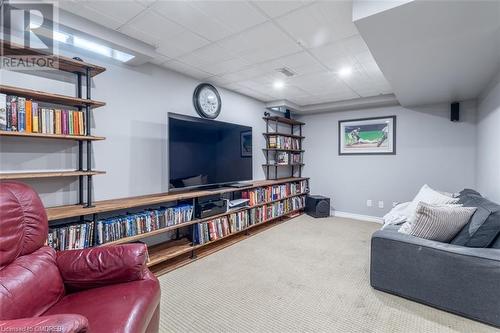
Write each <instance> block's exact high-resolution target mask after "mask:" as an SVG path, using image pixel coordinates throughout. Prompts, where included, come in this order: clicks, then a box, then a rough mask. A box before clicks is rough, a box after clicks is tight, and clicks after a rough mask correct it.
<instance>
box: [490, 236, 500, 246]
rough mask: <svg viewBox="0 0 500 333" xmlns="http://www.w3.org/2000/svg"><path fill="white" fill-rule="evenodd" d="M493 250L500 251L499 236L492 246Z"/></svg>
mask: <svg viewBox="0 0 500 333" xmlns="http://www.w3.org/2000/svg"><path fill="white" fill-rule="evenodd" d="M491 248H493V249H500V235H498V237H497V239H496V240H494V241H493V244H491Z"/></svg>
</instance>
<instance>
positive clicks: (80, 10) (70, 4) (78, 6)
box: [56, 1, 125, 29]
mask: <svg viewBox="0 0 500 333" xmlns="http://www.w3.org/2000/svg"><path fill="white" fill-rule="evenodd" d="M56 4H57V6H58V7H59V8H61V9H64V10H66V11H68V12H71V13H73V14H76V15H79V16H82V17H85V18H87V19H88V20H90V21H93V22H95V23H97V24H100V25H102V26H104V27H107V28H110V29H117V28H119V27H120V26H121V25H122V24H123V23H125V22H124V21H123V20H120V19H115V18H113V17H112V16H110V15H109V14H108V13H102V12H100V11H98V10H95V9H93V8H90V7H85V6H84V3H83V2H75V1H58V2H56Z"/></svg>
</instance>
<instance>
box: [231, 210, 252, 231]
mask: <svg viewBox="0 0 500 333" xmlns="http://www.w3.org/2000/svg"><path fill="white" fill-rule="evenodd" d="M249 225H251V223H250V219H249V218H248V211H247V210H244V211H241V212H237V213H234V214H231V215H229V227H230V229H231V232H232V233H233V232H237V231H241V230H244V229H246V228H248V226H249Z"/></svg>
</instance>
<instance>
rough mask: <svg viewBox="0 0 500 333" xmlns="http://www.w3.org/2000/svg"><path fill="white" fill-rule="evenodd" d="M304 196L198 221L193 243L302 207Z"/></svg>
mask: <svg viewBox="0 0 500 333" xmlns="http://www.w3.org/2000/svg"><path fill="white" fill-rule="evenodd" d="M305 199H306V198H305V196H300V197H293V198H288V199H284V200H282V201H279V202H275V203H272V204H269V205H263V206H260V207H255V208H252V209H250V210H245V211H241V212H237V213H233V214H230V215H229V216H223V217H220V218H217V219H214V220H210V221H207V222H203V223H198V224H197V226H196V228H195V232H194V243H195V244H205V243H207V242H210V241H214V240H217V239H220V238H223V237H226V236H228V235H230V234H232V233H235V232H238V231H241V230H245V229H246V228H248V227H249V226H251V225H254V224H259V223H262V222H265V221H268V220H270V219H274V218H277V217H280V216H283V215H286V214H288V213H290V212H293V211H296V210H299V209H302V208H304V206H305Z"/></svg>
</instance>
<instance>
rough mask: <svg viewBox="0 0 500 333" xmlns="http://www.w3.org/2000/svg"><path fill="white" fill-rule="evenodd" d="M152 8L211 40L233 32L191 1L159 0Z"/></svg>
mask: <svg viewBox="0 0 500 333" xmlns="http://www.w3.org/2000/svg"><path fill="white" fill-rule="evenodd" d="M151 8H152V9H154V10H156V11H157V12H158V13H160V14H161V15H163V16H165V17H166V18H168V19H170V20H172V21H174V22H176V23H178V24H180V25H182V26H184V27H185V28H187V29H189V30H191V31H193V32H196V33H197V34H199V35H200V36H203V37H205V38H207V39H209V40H211V41H216V40H219V39H221V38H224V37H227V36H229V35H230V34H231V31H230V30H229V29H228V28H227V27H226V26H224V25H223V24H221V23H219V22H218V21H217V20H215V19H214V18H212V17H210V16H208V15H207V14H205V13H204V12H202V11H201V10H200V9H198V8H196V7H195V6H194V4H191V3H190V1H158V2H156V3H154V4H153V5H152V6H151Z"/></svg>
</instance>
